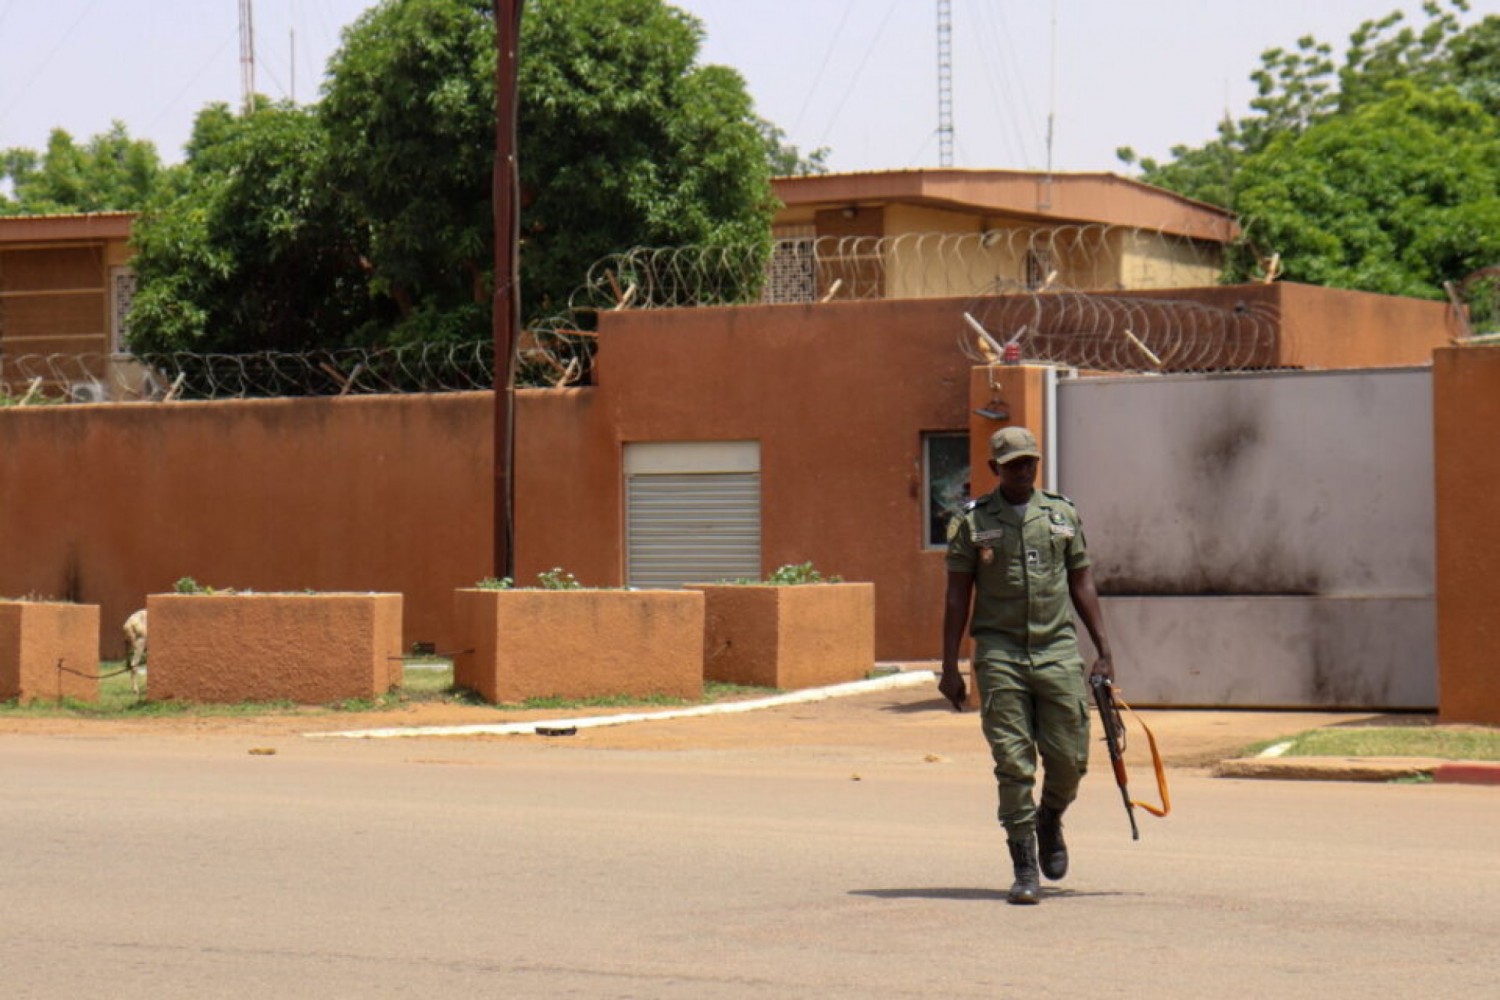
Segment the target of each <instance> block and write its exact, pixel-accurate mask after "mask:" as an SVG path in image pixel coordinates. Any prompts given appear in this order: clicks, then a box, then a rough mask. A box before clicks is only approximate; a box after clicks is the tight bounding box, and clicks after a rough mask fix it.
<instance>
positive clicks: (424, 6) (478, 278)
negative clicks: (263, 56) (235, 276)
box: [319, 0, 495, 340]
mask: <svg viewBox="0 0 1500 1000" xmlns="http://www.w3.org/2000/svg"><path fill="white" fill-rule="evenodd" d="M494 77H495V23H494V18H493V11H492V6H491V4H489V3H488V2H482V0H386V2H384V3H381V4H379V5H378V6H375V7H372V8H371V9H370V10H368V11H366V12H365V13H364V14H363V15H361V16H360V18H359V20H358V21H356V22H355V23H354V24H353V25H352V26H351V27H350V28H349V29H348V30H347V31H346V32H345V35H344V43H343V46H342V47H341V48H340V49H339V51H338V52H337V53H335V55H334V56H333V58H332V60H331V61H330V63H329V67H328V82H327V84H326V87H325V91H324V97H323V102H322V106H321V108H320V111H319V114H320V118H321V121H322V123H323V125H324V128H325V129H326V131H327V134H328V140H329V156H328V169H329V176H330V178H331V182H332V183H333V184H334V185H336V186H337V187H338V189H339V190H340V191H341V192H342V193H343V194H344V196H345V197H346V198H347V200H348V202H349V204H350V206H351V208H352V210H353V212H354V213H355V215H356V217H357V218H358V219H359V221H360V223H361V224H362V225H363V226H364V227H365V228H366V229H367V230H368V232H369V234H370V261H371V266H372V270H371V280H372V287H373V289H374V290H375V292H376V293H378V294H381V295H385V296H389V297H390V299H391V300H392V301H394V302H395V303H396V305H397V307H398V309H399V311H400V314H401V317H402V323H401V326H400V328H399V329H398V331H397V332H396V334H395V339H398V340H402V339H404V340H422V339H433V338H442V337H449V338H458V339H478V338H483V337H486V336H488V335H489V317H490V308H489V298H490V274H491V271H492V270H493V249H492V248H493V246H494V244H493V240H492V236H491V231H492V229H493V226H494V223H493V219H492V209H491V195H490V172H491V167H492V164H493V161H494V134H495V125H494V118H495V112H494V107H495V101H494V95H495V86H494Z"/></svg>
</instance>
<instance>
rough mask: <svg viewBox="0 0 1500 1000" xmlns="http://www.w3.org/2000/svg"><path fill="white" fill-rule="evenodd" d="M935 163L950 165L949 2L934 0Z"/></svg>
mask: <svg viewBox="0 0 1500 1000" xmlns="http://www.w3.org/2000/svg"><path fill="white" fill-rule="evenodd" d="M937 71H938V76H937V83H938V128H937V131H938V166H940V167H951V166H953V2H952V0H937Z"/></svg>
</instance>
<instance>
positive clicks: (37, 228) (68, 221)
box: [0, 212, 136, 249]
mask: <svg viewBox="0 0 1500 1000" xmlns="http://www.w3.org/2000/svg"><path fill="white" fill-rule="evenodd" d="M135 217H136V213H134V212H87V213H78V214H72V215H0V248H6V247H9V248H12V249H14V248H16V247H18V246H20V245H29V246H45V245H49V244H52V245H57V246H62V245H66V244H69V243H73V244H77V243H103V242H108V241H111V240H128V239H129V238H130V225H131V223H132V222H134V221H135Z"/></svg>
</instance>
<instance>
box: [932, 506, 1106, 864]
mask: <svg viewBox="0 0 1500 1000" xmlns="http://www.w3.org/2000/svg"><path fill="white" fill-rule="evenodd" d="M947 563H948V569H949V570H950V571H951V572H957V573H969V574H972V575H973V577H974V588H975V596H974V611H973V619H972V622H971V625H970V629H969V632H970V635H972V636H973V638H974V678H975V681H976V682H977V684H978V686H979V696H980V701H981V711H982V713H983V716H982V721H983V728H984V735H985V738H986V739H987V740H988V741H989V744H990V752H991V754H992V756H993V757H994V759H995V779H996V782H997V783H998V786H999V795H1000V806H999V810H998V815H999V818H1000V822H1001V823H1003V824H1004V825H1005V830H1006V835H1007V837H1008V839H1010V840H1011V841H1013V842H1014V841H1021V840H1026V839H1027V838H1029V837H1030V836H1031V834H1032V832H1033V830H1034V829H1035V827H1036V805H1037V803H1036V802H1035V801H1034V800H1033V795H1032V789H1033V787H1034V786H1035V784H1036V765H1037V755H1038V753H1039V752H1040V755H1041V759H1042V762H1043V764H1044V776H1043V784H1042V803H1043V804H1044V805H1046V806H1047V807H1049V808H1051V809H1054V810H1056V811H1058V812H1061V811H1062V810H1063V809H1065V808H1067V806H1068V804H1069V803H1071V802H1072V801H1073V799H1074V798H1075V797H1076V796H1077V794H1078V783H1079V779H1081V778H1082V777H1083V775H1084V772H1085V771H1086V770H1087V769H1088V753H1089V712H1088V691H1087V683H1086V681H1085V677H1084V674H1085V670H1084V663H1083V659H1082V657H1081V656H1080V655H1079V652H1078V639H1077V635H1076V632H1075V628H1074V624H1073V614H1072V602H1071V599H1070V596H1069V590H1068V573H1069V571H1070V570H1077V569H1082V568H1083V567H1085V566H1087V565H1089V556H1088V549H1087V547H1086V545H1085V543H1084V537H1083V526H1082V524H1081V522H1080V521H1079V517H1078V511H1077V510H1076V509H1075V508H1074V506H1073V502H1072V501H1071V500H1069V499H1068V498H1067V497H1064V496H1060V495H1058V494H1056V493H1048V492H1046V491H1044V490H1036V491H1034V492H1033V493H1032V495H1031V499H1030V501H1029V502H1028V503H1027V505H1026V508H1025V510H1024V516H1023V513H1022V512H1020V511H1018V510H1017V509H1016V508H1014V507H1012V506H1011V504H1010V502H1009V501H1007V500H1006V499H1005V498H1004V497H1003V496H1001V495H1000V491H999V490H998V489H997V490H996V491H995V492H993V493H990V494H989V495H987V496H984V497H981V498H979V499H978V500H974V501H971V502H970V503H969V504H967V505H966V506H965V507H964V509H963V511H962V512H961V513H960V514H957V515H955V516H954V518H953V520H952V521H951V522H950V524H949V526H948V556H947Z"/></svg>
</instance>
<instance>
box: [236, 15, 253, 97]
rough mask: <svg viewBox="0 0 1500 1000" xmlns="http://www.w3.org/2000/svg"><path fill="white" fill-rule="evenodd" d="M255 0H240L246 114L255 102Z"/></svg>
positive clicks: (241, 95)
mask: <svg viewBox="0 0 1500 1000" xmlns="http://www.w3.org/2000/svg"><path fill="white" fill-rule="evenodd" d="M252 2H253V0H240V103H241V108H242V110H243V112H244V113H245V114H247V115H248V114H249V113H250V112H251V111H253V110H254V104H255V24H254V19H255V12H254V10H253V9H252Z"/></svg>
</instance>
